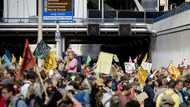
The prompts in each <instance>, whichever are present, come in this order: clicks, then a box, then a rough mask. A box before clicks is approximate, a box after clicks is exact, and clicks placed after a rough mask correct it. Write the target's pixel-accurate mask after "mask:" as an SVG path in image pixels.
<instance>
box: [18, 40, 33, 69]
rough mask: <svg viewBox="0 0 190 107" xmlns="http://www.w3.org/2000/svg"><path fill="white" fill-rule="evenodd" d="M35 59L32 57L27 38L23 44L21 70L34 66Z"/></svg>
mask: <svg viewBox="0 0 190 107" xmlns="http://www.w3.org/2000/svg"><path fill="white" fill-rule="evenodd" d="M35 64H36V61H35V59H34V57H33V54H32V53H31V51H30V47H29V42H28V39H26V42H25V45H24V53H23V63H22V65H21V71H24V70H27V69H31V68H33V67H34V66H35Z"/></svg>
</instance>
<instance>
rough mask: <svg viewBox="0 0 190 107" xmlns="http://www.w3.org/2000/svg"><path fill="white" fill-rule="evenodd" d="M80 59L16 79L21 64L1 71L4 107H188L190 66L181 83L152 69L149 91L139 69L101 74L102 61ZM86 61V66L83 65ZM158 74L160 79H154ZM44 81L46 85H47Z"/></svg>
mask: <svg viewBox="0 0 190 107" xmlns="http://www.w3.org/2000/svg"><path fill="white" fill-rule="evenodd" d="M83 62H84V61H80V60H79V59H77V57H76V55H75V54H74V52H73V51H72V50H68V52H67V54H66V56H65V58H64V59H63V60H59V61H58V66H57V68H56V69H53V70H51V71H45V70H44V69H40V75H41V76H39V75H38V74H37V73H36V72H35V69H29V70H25V72H23V76H22V79H19V80H18V79H16V75H17V72H19V65H17V66H14V67H11V68H6V67H4V66H3V64H2V65H1V67H0V93H1V94H0V107H188V106H189V104H190V99H189V98H190V67H189V66H187V67H181V68H180V69H179V70H180V73H181V74H180V77H179V78H178V79H176V80H174V79H173V78H172V75H171V74H170V73H169V72H168V69H167V68H161V69H160V70H152V71H151V73H150V74H149V76H147V77H146V81H145V83H144V85H143V87H142V86H141V85H140V82H139V78H138V76H137V73H138V70H137V71H134V72H133V73H130V74H129V73H126V72H125V71H124V70H123V69H122V67H120V66H119V64H117V63H113V64H112V69H111V73H110V75H105V74H100V75H99V77H97V76H96V73H95V72H94V68H95V67H96V61H93V60H92V61H91V62H90V64H85V63H83ZM79 63H80V64H79ZM152 74H154V75H152ZM41 80H42V82H41Z"/></svg>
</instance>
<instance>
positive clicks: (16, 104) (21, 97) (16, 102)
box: [15, 96, 27, 107]
mask: <svg viewBox="0 0 190 107" xmlns="http://www.w3.org/2000/svg"><path fill="white" fill-rule="evenodd" d="M18 97H19V98H18V99H17V100H16V101H15V107H18V103H19V101H23V102H24V103H25V104H26V102H25V100H24V99H23V97H24V96H18ZM26 105H27V104H26Z"/></svg>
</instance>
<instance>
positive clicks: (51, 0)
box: [43, 0, 73, 21]
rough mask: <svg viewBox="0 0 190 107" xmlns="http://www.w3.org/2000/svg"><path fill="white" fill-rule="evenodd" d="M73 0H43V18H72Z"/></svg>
mask: <svg viewBox="0 0 190 107" xmlns="http://www.w3.org/2000/svg"><path fill="white" fill-rule="evenodd" d="M72 18H73V0H43V20H62V21H67V20H72Z"/></svg>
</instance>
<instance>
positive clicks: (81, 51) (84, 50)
mask: <svg viewBox="0 0 190 107" xmlns="http://www.w3.org/2000/svg"><path fill="white" fill-rule="evenodd" d="M69 47H70V48H72V50H73V51H74V52H75V53H76V54H77V55H84V56H88V55H90V56H91V57H93V58H96V57H97V56H98V55H99V52H100V48H101V44H71V45H70V46H69Z"/></svg>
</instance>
